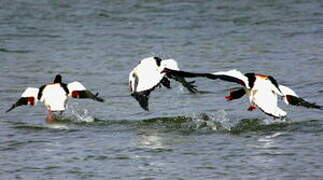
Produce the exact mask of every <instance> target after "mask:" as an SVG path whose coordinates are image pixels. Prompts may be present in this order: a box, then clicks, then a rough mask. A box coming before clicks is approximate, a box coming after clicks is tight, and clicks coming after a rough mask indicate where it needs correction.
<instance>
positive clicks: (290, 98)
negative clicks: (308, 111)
mask: <svg viewBox="0 0 323 180" xmlns="http://www.w3.org/2000/svg"><path fill="white" fill-rule="evenodd" d="M279 89H280V90H281V91H282V93H283V94H284V97H283V98H284V102H285V103H286V104H290V105H293V106H303V107H306V108H315V109H322V110H323V106H319V105H317V104H315V103H311V102H308V101H306V100H305V99H303V98H301V97H299V96H298V95H297V94H296V93H295V91H293V90H292V89H290V88H289V87H286V86H283V85H279Z"/></svg>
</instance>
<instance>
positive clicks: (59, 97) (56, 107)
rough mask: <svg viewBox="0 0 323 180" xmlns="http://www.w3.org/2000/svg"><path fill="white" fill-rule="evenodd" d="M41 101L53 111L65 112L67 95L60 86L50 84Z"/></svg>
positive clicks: (45, 89)
mask: <svg viewBox="0 0 323 180" xmlns="http://www.w3.org/2000/svg"><path fill="white" fill-rule="evenodd" d="M40 101H41V102H43V103H44V104H45V106H46V107H47V109H49V110H51V111H64V110H65V104H66V101H67V95H66V92H65V91H64V89H63V88H62V87H61V85H60V84H48V85H47V86H46V87H45V88H44V90H43V92H42V97H41V99H40Z"/></svg>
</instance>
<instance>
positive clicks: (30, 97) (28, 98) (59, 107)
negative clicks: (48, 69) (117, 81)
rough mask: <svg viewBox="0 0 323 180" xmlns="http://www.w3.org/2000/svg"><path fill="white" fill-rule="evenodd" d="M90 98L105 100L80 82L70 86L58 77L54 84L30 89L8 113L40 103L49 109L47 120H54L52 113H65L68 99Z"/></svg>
mask: <svg viewBox="0 0 323 180" xmlns="http://www.w3.org/2000/svg"><path fill="white" fill-rule="evenodd" d="M68 97H72V98H90V99H93V100H96V101H99V102H103V101H104V100H103V99H102V98H100V97H98V93H96V94H93V93H92V92H91V91H89V90H86V88H85V87H84V86H83V85H82V84H81V83H80V82H78V81H74V82H72V83H69V84H65V83H63V82H62V76H61V75H59V74H58V75H56V77H55V80H54V82H53V83H48V84H45V85H43V86H41V87H40V88H33V87H28V88H27V89H26V90H25V91H24V92H23V93H22V95H21V98H20V99H19V100H18V101H17V102H16V103H15V104H13V105H12V106H11V108H10V109H8V110H7V111H6V112H9V111H11V110H12V109H14V108H16V107H18V106H21V105H32V106H34V105H36V104H37V102H38V101H40V102H42V103H44V105H45V106H46V108H47V109H48V115H47V120H48V121H51V120H54V116H53V114H52V112H61V113H62V112H63V111H64V110H65V106H66V102H67V98H68Z"/></svg>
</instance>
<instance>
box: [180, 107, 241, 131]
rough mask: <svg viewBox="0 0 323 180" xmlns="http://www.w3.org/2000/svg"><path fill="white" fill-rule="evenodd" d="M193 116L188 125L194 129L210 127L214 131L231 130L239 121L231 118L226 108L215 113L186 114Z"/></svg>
mask: <svg viewBox="0 0 323 180" xmlns="http://www.w3.org/2000/svg"><path fill="white" fill-rule="evenodd" d="M184 117H186V118H191V119H192V120H191V121H188V122H187V123H188V125H189V126H190V127H191V128H194V129H210V130H214V131H221V130H224V131H231V129H232V128H233V127H235V126H236V124H237V123H238V122H237V121H236V120H233V119H230V118H229V117H228V114H227V113H226V111H225V110H219V111H217V112H215V113H210V114H209V113H193V114H191V115H187V114H186V115H184Z"/></svg>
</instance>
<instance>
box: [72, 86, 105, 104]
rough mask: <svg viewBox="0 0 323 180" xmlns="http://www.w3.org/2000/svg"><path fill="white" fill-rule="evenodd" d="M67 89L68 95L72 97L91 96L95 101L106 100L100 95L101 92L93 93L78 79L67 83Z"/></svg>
mask: <svg viewBox="0 0 323 180" xmlns="http://www.w3.org/2000/svg"><path fill="white" fill-rule="evenodd" d="M67 89H68V91H69V94H68V96H70V97H72V98H89V99H93V100H95V101H99V102H104V99H102V98H100V97H98V95H99V93H96V94H93V93H92V92H91V91H89V90H87V89H86V88H85V87H84V86H83V85H82V84H81V83H80V82H78V81H74V82H72V83H69V84H67Z"/></svg>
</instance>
